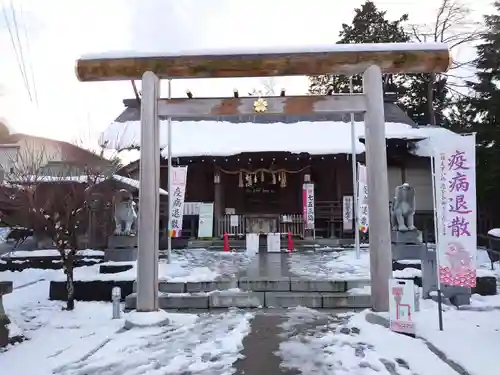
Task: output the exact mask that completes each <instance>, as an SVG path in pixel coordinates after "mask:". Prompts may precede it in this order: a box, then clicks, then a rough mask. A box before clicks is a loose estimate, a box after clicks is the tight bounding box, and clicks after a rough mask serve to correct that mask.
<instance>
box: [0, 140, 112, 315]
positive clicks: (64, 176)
mask: <svg viewBox="0 0 500 375" xmlns="http://www.w3.org/2000/svg"><path fill="white" fill-rule="evenodd" d="M25 153H26V154H28V153H29V152H28V151H26V152H25ZM43 154H44V152H43V150H40V149H39V150H37V152H33V154H32V155H29V160H32V161H33V162H34V164H32V165H30V164H28V163H19V162H18V163H14V167H13V170H11V171H10V173H9V174H8V176H7V178H6V179H5V181H4V183H2V184H1V186H0V220H1V221H3V222H4V223H5V224H7V225H8V226H21V227H24V228H26V229H31V230H33V231H34V232H35V233H42V234H43V235H45V236H46V237H47V238H48V239H49V240H50V241H51V242H52V243H53V245H54V246H55V248H56V249H57V250H58V252H59V254H60V257H61V261H62V265H63V270H64V273H65V275H66V288H67V293H68V294H67V302H66V308H67V309H68V310H72V309H74V307H75V300H74V283H73V280H74V276H73V271H74V261H75V257H76V255H77V254H78V251H79V249H80V244H81V239H82V237H83V236H85V235H86V233H87V229H88V226H89V217H90V210H91V208H92V206H93V204H94V203H95V202H94V201H95V196H96V195H95V194H94V193H95V192H97V190H98V189H99V186H106V185H101V183H102V182H104V181H105V180H106V179H107V178H108V177H107V176H104V175H102V174H100V173H95V172H94V170H92V168H90V167H87V166H81V170H82V173H81V175H78V176H75V175H74V171H73V170H70V169H69V168H68V169H67V170H66V169H64V168H63V169H59V170H58V173H53V171H51V172H52V173H51V174H50V175H46V174H45V170H44V168H43V165H40V164H42V163H41V162H40V161H41V160H47V156H46V155H43ZM25 160H26V159H25ZM38 163H40V164H38ZM72 167H73V166H72ZM100 193H101V194H100V195H99V197H100V199H103V197H104V196H105V194H103V191H100ZM111 197H112V191H111V189H110V190H109V194H108V196H106V198H104V199H112V198H111Z"/></svg>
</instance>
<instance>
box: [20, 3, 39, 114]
mask: <svg viewBox="0 0 500 375" xmlns="http://www.w3.org/2000/svg"><path fill="white" fill-rule="evenodd" d="M19 9H20V12H21V25H22V28H23V29H24V38H25V39H26V54H27V55H28V64H29V66H28V69H29V71H30V73H31V74H30V75H31V83H32V84H33V94H34V98H35V104H36V106H37V108H38V90H37V88H36V80H35V71H34V69H33V59H32V58H31V52H30V50H31V49H30V38H29V35H28V28H27V27H26V22H25V18H24V9H23V5H22V2H21V3H20V4H19Z"/></svg>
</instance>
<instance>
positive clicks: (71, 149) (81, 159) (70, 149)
mask: <svg viewBox="0 0 500 375" xmlns="http://www.w3.org/2000/svg"><path fill="white" fill-rule="evenodd" d="M29 140H34V141H41V142H44V143H50V144H57V145H58V146H59V147H60V148H61V154H62V159H63V160H64V162H75V163H78V164H100V163H103V162H105V163H107V162H108V161H107V160H106V159H105V158H103V157H101V156H99V155H97V154H95V153H93V152H92V151H90V150H86V149H84V148H82V147H79V146H77V145H74V144H72V143H69V142H65V141H59V140H56V139H51V138H45V137H39V136H34V135H30V134H24V133H15V134H9V135H7V136H5V137H1V138H0V147H1V146H2V145H14V144H17V143H19V142H22V141H29Z"/></svg>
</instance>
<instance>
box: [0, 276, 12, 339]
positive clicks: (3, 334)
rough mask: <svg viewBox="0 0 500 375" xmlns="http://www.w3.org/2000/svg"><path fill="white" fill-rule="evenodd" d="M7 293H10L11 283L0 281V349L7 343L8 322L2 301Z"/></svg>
mask: <svg viewBox="0 0 500 375" xmlns="http://www.w3.org/2000/svg"><path fill="white" fill-rule="evenodd" d="M9 293H12V282H11V281H0V348H2V347H4V346H7V344H8V343H9V329H8V328H7V325H8V324H9V323H10V320H9V317H8V316H7V314H5V310H4V308H3V301H2V297H3V296H4V295H5V294H9Z"/></svg>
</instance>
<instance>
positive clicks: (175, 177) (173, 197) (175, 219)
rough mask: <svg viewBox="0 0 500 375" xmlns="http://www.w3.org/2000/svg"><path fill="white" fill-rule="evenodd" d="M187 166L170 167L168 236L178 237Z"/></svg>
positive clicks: (180, 226)
mask: <svg viewBox="0 0 500 375" xmlns="http://www.w3.org/2000/svg"><path fill="white" fill-rule="evenodd" d="M187 168H188V167H187V166H184V167H172V184H171V188H172V194H170V192H169V203H170V210H171V214H172V221H171V222H170V228H169V229H170V236H171V237H180V235H181V230H182V219H183V213H184V197H185V195H186V182H187Z"/></svg>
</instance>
